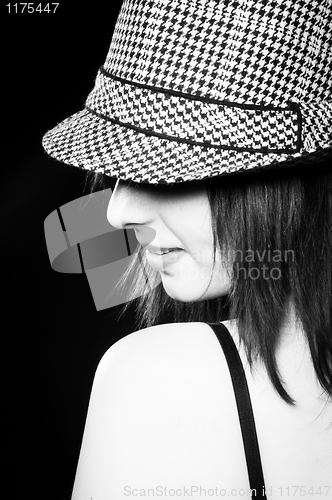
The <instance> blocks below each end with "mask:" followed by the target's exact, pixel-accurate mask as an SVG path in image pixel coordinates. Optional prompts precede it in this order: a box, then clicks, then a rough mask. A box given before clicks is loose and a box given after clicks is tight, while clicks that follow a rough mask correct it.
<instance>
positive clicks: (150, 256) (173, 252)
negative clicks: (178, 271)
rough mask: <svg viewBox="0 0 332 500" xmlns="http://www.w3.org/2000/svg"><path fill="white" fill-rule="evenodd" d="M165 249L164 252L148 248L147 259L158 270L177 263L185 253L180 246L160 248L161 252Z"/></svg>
mask: <svg viewBox="0 0 332 500" xmlns="http://www.w3.org/2000/svg"><path fill="white" fill-rule="evenodd" d="M161 250H164V252H163V253H156V252H152V251H151V250H150V249H149V248H146V259H147V262H148V264H149V265H150V266H151V267H152V268H153V269H155V270H156V271H164V270H165V268H166V266H168V265H171V264H174V263H176V262H177V261H178V260H179V259H180V258H181V257H182V255H183V254H184V253H185V252H184V251H183V250H182V249H180V248H168V249H167V250H166V249H162V248H161V249H159V252H161Z"/></svg>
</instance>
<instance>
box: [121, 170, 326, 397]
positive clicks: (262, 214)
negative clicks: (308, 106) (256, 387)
mask: <svg viewBox="0 0 332 500" xmlns="http://www.w3.org/2000/svg"><path fill="white" fill-rule="evenodd" d="M204 182H205V185H206V188H207V194H208V198H209V202H210V206H211V222H212V228H213V234H214V247H215V250H216V247H217V246H219V248H220V249H221V250H222V251H224V254H225V255H226V256H227V257H228V258H229V259H230V260H231V262H232V265H233V279H232V286H231V291H230V294H229V296H228V297H226V298H225V297H220V298H217V299H212V300H203V301H198V302H191V303H182V302H178V301H176V300H174V299H172V298H170V297H169V296H168V295H167V294H166V293H165V291H164V289H163V287H162V285H161V284H159V285H158V286H156V287H155V288H152V290H150V288H149V286H148V284H147V280H148V279H149V280H150V283H151V282H152V283H157V281H156V280H157V279H158V276H159V275H158V274H157V272H155V271H153V270H152V269H151V268H150V267H149V266H145V265H144V255H143V254H142V252H141V251H138V252H137V253H135V254H134V257H133V260H132V263H131V265H130V266H129V268H128V271H127V272H126V275H125V276H124V277H123V279H121V283H122V284H123V283H124V282H126V280H128V279H130V280H131V283H132V285H131V288H132V290H133V295H132V296H133V297H138V298H137V299H135V308H136V315H137V328H139V329H141V328H144V327H147V326H151V325H155V324H158V323H159V321H160V317H161V315H162V314H165V312H166V314H169V316H170V317H171V318H172V321H173V322H190V321H201V322H220V321H222V320H224V319H226V315H228V317H230V318H237V322H238V330H239V337H240V341H241V342H242V343H243V345H244V348H245V352H246V355H247V358H248V362H249V365H250V367H251V368H252V367H253V365H254V362H255V361H256V360H257V359H260V360H261V361H263V363H264V364H265V366H266V369H267V373H268V375H269V377H270V379H271V382H272V384H273V386H274V387H275V389H276V390H277V392H278V393H279V395H280V396H281V397H282V398H283V399H284V400H285V401H286V402H287V403H289V404H294V400H293V399H292V398H291V396H290V395H289V394H288V393H287V391H286V389H285V387H284V385H283V381H282V379H281V377H280V374H279V371H278V366H277V363H276V358H275V354H276V348H277V345H278V342H279V335H280V334H279V332H280V328H281V326H282V322H283V319H284V317H285V307H286V305H287V304H288V302H289V299H290V298H292V302H293V304H294V306H295V311H296V315H297V318H298V319H299V320H300V321H301V323H302V326H303V328H304V332H305V335H306V337H307V341H308V345H309V348H310V352H311V357H312V362H313V366H314V369H315V371H316V374H317V378H318V380H319V382H320V384H321V386H322V388H323V389H324V390H325V391H326V392H327V393H328V394H329V395H330V396H331V395H332V333H331V332H332V324H331V323H332V322H331V317H332V300H331V292H332V287H331V276H332V173H331V168H329V165H328V164H327V163H326V162H325V163H324V164H317V165H310V166H309V167H305V166H301V167H292V168H283V169H278V170H270V171H264V172H258V173H254V172H251V173H249V174H248V173H242V174H235V175H228V176H221V177H218V178H212V179H208V180H207V181H204ZM225 251H226V253H225ZM248 278H249V279H248ZM130 303H132V302H131V301H129V302H128V303H127V304H126V305H125V306H124V309H123V311H122V313H121V314H123V313H124V312H125V311H126V310H127V308H128V307H129V305H130Z"/></svg>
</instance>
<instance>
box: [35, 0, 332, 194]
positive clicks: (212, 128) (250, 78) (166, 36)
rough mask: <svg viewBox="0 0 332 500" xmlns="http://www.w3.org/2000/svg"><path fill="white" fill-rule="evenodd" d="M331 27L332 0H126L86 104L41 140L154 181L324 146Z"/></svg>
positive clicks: (67, 159) (81, 159)
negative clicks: (103, 62)
mask: <svg viewBox="0 0 332 500" xmlns="http://www.w3.org/2000/svg"><path fill="white" fill-rule="evenodd" d="M331 27H332V1H331V0H229V1H227V0H224V1H215V0H125V1H124V3H123V5H122V9H121V11H120V14H119V17H118V20H117V23H116V26H115V31H114V34H113V38H112V41H111V46H110V49H109V52H108V55H107V58H106V62H105V64H104V65H103V66H102V67H101V68H100V69H99V72H98V75H97V78H96V82H95V87H94V89H93V90H92V91H91V93H90V94H89V96H88V97H87V100H86V103H85V108H84V109H83V110H82V111H79V112H78V113H76V114H74V115H73V116H71V117H70V118H68V119H66V120H65V121H63V122H62V123H60V124H59V125H57V126H56V127H55V128H54V129H52V130H50V131H49V132H48V133H47V134H46V135H45V136H44V138H43V146H44V148H45V150H46V151H47V152H48V153H49V154H50V155H51V156H52V157H54V158H56V159H58V160H60V161H62V162H64V163H68V164H70V165H74V166H77V167H81V168H84V169H88V170H92V171H95V172H103V173H105V174H107V175H109V176H111V177H117V178H120V179H122V180H132V181H135V182H144V183H152V184H158V183H159V184H164V183H175V182H184V181H191V180H198V179H204V178H207V177H213V176H219V175H223V174H228V173H231V172H240V171H248V170H256V169H261V168H279V167H285V166H290V165H294V162H295V163H296V162H305V163H308V162H310V161H312V159H313V157H314V158H320V157H324V155H326V154H328V153H329V154H331V148H332V126H331V125H332V123H331V122H332V99H331V87H332V76H331V75H332V65H331V62H332V34H331ZM78 70H79V71H80V72H81V73H84V68H78Z"/></svg>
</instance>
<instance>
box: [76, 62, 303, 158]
mask: <svg viewBox="0 0 332 500" xmlns="http://www.w3.org/2000/svg"><path fill="white" fill-rule="evenodd" d="M85 107H86V109H87V110H89V111H90V112H91V113H93V114H95V115H97V116H99V117H101V118H104V119H105V120H108V121H110V122H112V123H114V124H117V125H121V126H123V127H127V128H130V129H134V130H136V131H138V132H141V133H144V134H146V135H148V136H149V135H153V136H156V137H161V138H165V139H168V140H173V141H177V142H185V143H188V144H192V145H197V146H203V147H210V148H218V149H226V150H233V151H244V152H251V153H274V154H294V153H297V152H299V151H300V149H301V146H302V140H301V132H302V118H301V112H300V109H299V106H298V104H297V103H293V102H288V103H287V104H286V105H285V106H284V107H282V106H279V107H275V106H272V105H265V106H264V105H255V104H242V103H233V102H229V101H219V100H217V99H210V98H206V97H201V96H196V95H191V94H184V93H181V92H178V91H174V90H171V89H164V88H157V87H152V86H148V85H143V84H140V83H137V82H132V81H128V80H125V79H123V78H119V77H116V76H114V75H111V74H110V73H108V72H107V71H106V70H105V69H104V68H101V69H100V70H99V73H98V76H97V79H96V85H95V88H94V89H93V91H92V92H91V93H90V94H89V96H88V98H87V101H86V104H85Z"/></svg>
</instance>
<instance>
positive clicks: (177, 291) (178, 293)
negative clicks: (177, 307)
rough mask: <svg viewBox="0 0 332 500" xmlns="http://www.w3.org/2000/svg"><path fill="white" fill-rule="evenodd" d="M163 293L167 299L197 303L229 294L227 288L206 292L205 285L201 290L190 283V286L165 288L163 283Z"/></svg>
mask: <svg viewBox="0 0 332 500" xmlns="http://www.w3.org/2000/svg"><path fill="white" fill-rule="evenodd" d="M163 287H164V290H165V292H166V293H167V295H168V296H169V297H171V298H172V299H174V300H177V301H179V302H198V301H201V300H209V299H215V298H217V297H222V296H224V295H227V294H228V293H229V287H223V288H222V289H220V290H215V291H213V290H209V289H208V290H206V287H207V285H206V286H205V287H204V288H202V286H201V285H200V286H197V287H194V286H193V284H192V283H191V284H190V286H189V285H188V286H187V287H186V286H183V285H182V286H181V285H180V286H178V287H177V286H167V285H166V286H165V284H164V283H163Z"/></svg>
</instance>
